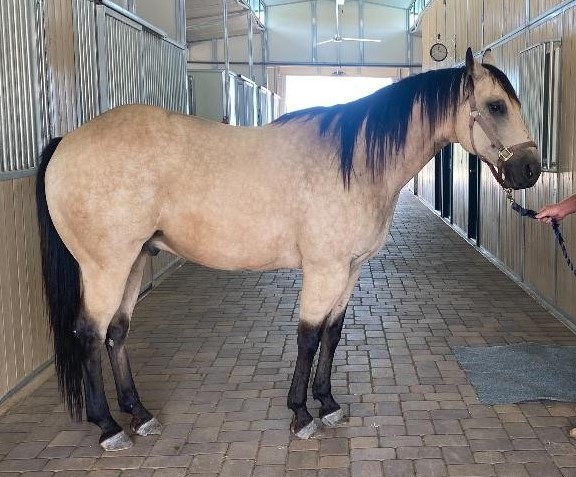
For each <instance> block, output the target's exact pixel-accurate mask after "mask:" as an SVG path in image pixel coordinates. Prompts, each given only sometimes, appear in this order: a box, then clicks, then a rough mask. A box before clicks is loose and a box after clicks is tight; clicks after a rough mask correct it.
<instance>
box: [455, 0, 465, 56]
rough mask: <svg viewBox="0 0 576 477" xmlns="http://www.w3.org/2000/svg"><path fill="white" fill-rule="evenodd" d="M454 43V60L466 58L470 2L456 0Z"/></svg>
mask: <svg viewBox="0 0 576 477" xmlns="http://www.w3.org/2000/svg"><path fill="white" fill-rule="evenodd" d="M453 14H454V21H455V24H456V25H455V29H454V38H453V40H454V43H455V55H454V62H455V63H458V62H459V61H462V60H463V59H464V56H465V55H466V48H468V45H469V41H468V15H469V13H468V2H463V1H461V0H460V1H455V2H454V12H453Z"/></svg>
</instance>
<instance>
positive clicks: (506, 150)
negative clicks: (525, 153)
mask: <svg viewBox="0 0 576 477" xmlns="http://www.w3.org/2000/svg"><path fill="white" fill-rule="evenodd" d="M468 103H469V104H470V122H469V128H470V142H471V143H472V150H473V151H474V154H476V155H477V156H478V157H479V158H480V159H481V160H482V161H484V162H485V163H486V164H488V167H489V168H490V171H491V172H492V175H493V176H494V178H495V179H496V180H497V181H498V184H500V185H501V186H502V187H503V188H504V189H507V188H508V187H507V186H506V185H505V184H504V170H503V169H504V163H505V162H506V161H507V160H508V159H511V158H512V156H514V154H515V153H517V152H518V151H521V150H522V149H527V148H530V147H535V148H537V147H538V146H537V145H536V143H535V142H534V141H525V142H521V143H518V144H514V145H513V146H508V147H506V146H504V145H503V144H502V142H500V139H498V135H497V134H496V131H494V128H493V127H492V125H491V124H490V123H489V122H488V121H486V118H485V117H484V116H482V114H481V113H480V111H479V110H478V107H477V106H476V98H475V97H474V92H471V93H470V95H469V96H468ZM476 122H477V123H478V125H479V126H480V129H482V131H484V134H486V136H487V137H488V139H489V140H490V146H491V147H493V148H494V149H497V150H498V163H497V165H496V167H495V166H494V165H493V164H491V163H490V162H488V160H487V159H486V157H484V156H482V155H480V154H478V152H477V151H476V145H475V144H474V123H476Z"/></svg>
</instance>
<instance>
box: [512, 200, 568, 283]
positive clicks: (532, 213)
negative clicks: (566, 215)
mask: <svg viewBox="0 0 576 477" xmlns="http://www.w3.org/2000/svg"><path fill="white" fill-rule="evenodd" d="M511 207H512V210H514V211H516V212H518V213H519V214H520V215H521V216H522V217H530V218H531V219H535V218H536V211H534V210H532V209H526V208H524V207H522V206H521V205H520V204H518V203H517V202H515V201H512V203H511ZM552 230H553V231H554V235H555V236H556V242H558V246H559V247H560V250H562V255H563V256H564V260H566V264H567V265H568V268H569V269H570V271H571V272H572V273H573V274H574V276H576V270H575V269H574V263H573V262H572V259H571V258H570V255H568V249H567V248H566V242H565V241H564V237H563V236H562V232H561V231H560V225H559V224H558V221H557V220H556V219H552Z"/></svg>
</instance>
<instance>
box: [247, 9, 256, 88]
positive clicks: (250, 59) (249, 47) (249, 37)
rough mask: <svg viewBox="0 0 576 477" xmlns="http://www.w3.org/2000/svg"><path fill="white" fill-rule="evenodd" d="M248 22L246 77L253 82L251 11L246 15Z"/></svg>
mask: <svg viewBox="0 0 576 477" xmlns="http://www.w3.org/2000/svg"><path fill="white" fill-rule="evenodd" d="M246 18H247V20H248V77H249V78H250V79H251V80H252V81H254V32H253V31H252V11H251V10H248V13H247V14H246Z"/></svg>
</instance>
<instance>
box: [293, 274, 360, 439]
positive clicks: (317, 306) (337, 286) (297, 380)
mask: <svg viewBox="0 0 576 477" xmlns="http://www.w3.org/2000/svg"><path fill="white" fill-rule="evenodd" d="M303 271H304V280H303V284H302V298H301V305H300V323H299V325H298V357H297V359H296V367H295V369H294V376H293V378H292V384H291V386H290V391H289V392H288V407H289V408H290V409H291V410H292V411H293V412H294V418H293V420H292V425H291V430H292V432H293V433H294V434H295V435H296V436H297V437H299V438H301V439H307V438H309V437H310V436H311V435H312V434H313V433H314V431H315V430H316V424H315V423H314V419H313V418H312V416H311V415H310V413H309V412H308V409H307V407H306V398H307V391H308V382H309V380H310V374H311V371H312V362H313V361H314V356H315V355H316V351H317V350H318V345H319V344H320V339H321V337H322V333H323V332H324V325H325V321H326V320H327V319H328V318H329V317H330V316H331V315H332V314H333V310H334V308H335V307H336V306H337V305H338V304H339V303H340V302H341V299H342V295H343V294H344V293H345V292H346V290H347V285H348V283H349V280H350V274H351V273H350V267H349V265H348V264H346V265H337V264H336V265H330V266H324V267H318V266H306V265H305V266H304V267H303ZM336 344H337V343H336ZM334 349H335V347H334ZM332 356H333V353H332ZM322 362H323V363H324V366H325V365H327V364H330V367H331V364H332V359H331V358H330V359H327V357H325V358H324V359H323V360H322ZM323 375H325V373H323ZM329 379H330V377H329V375H328V380H329Z"/></svg>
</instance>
